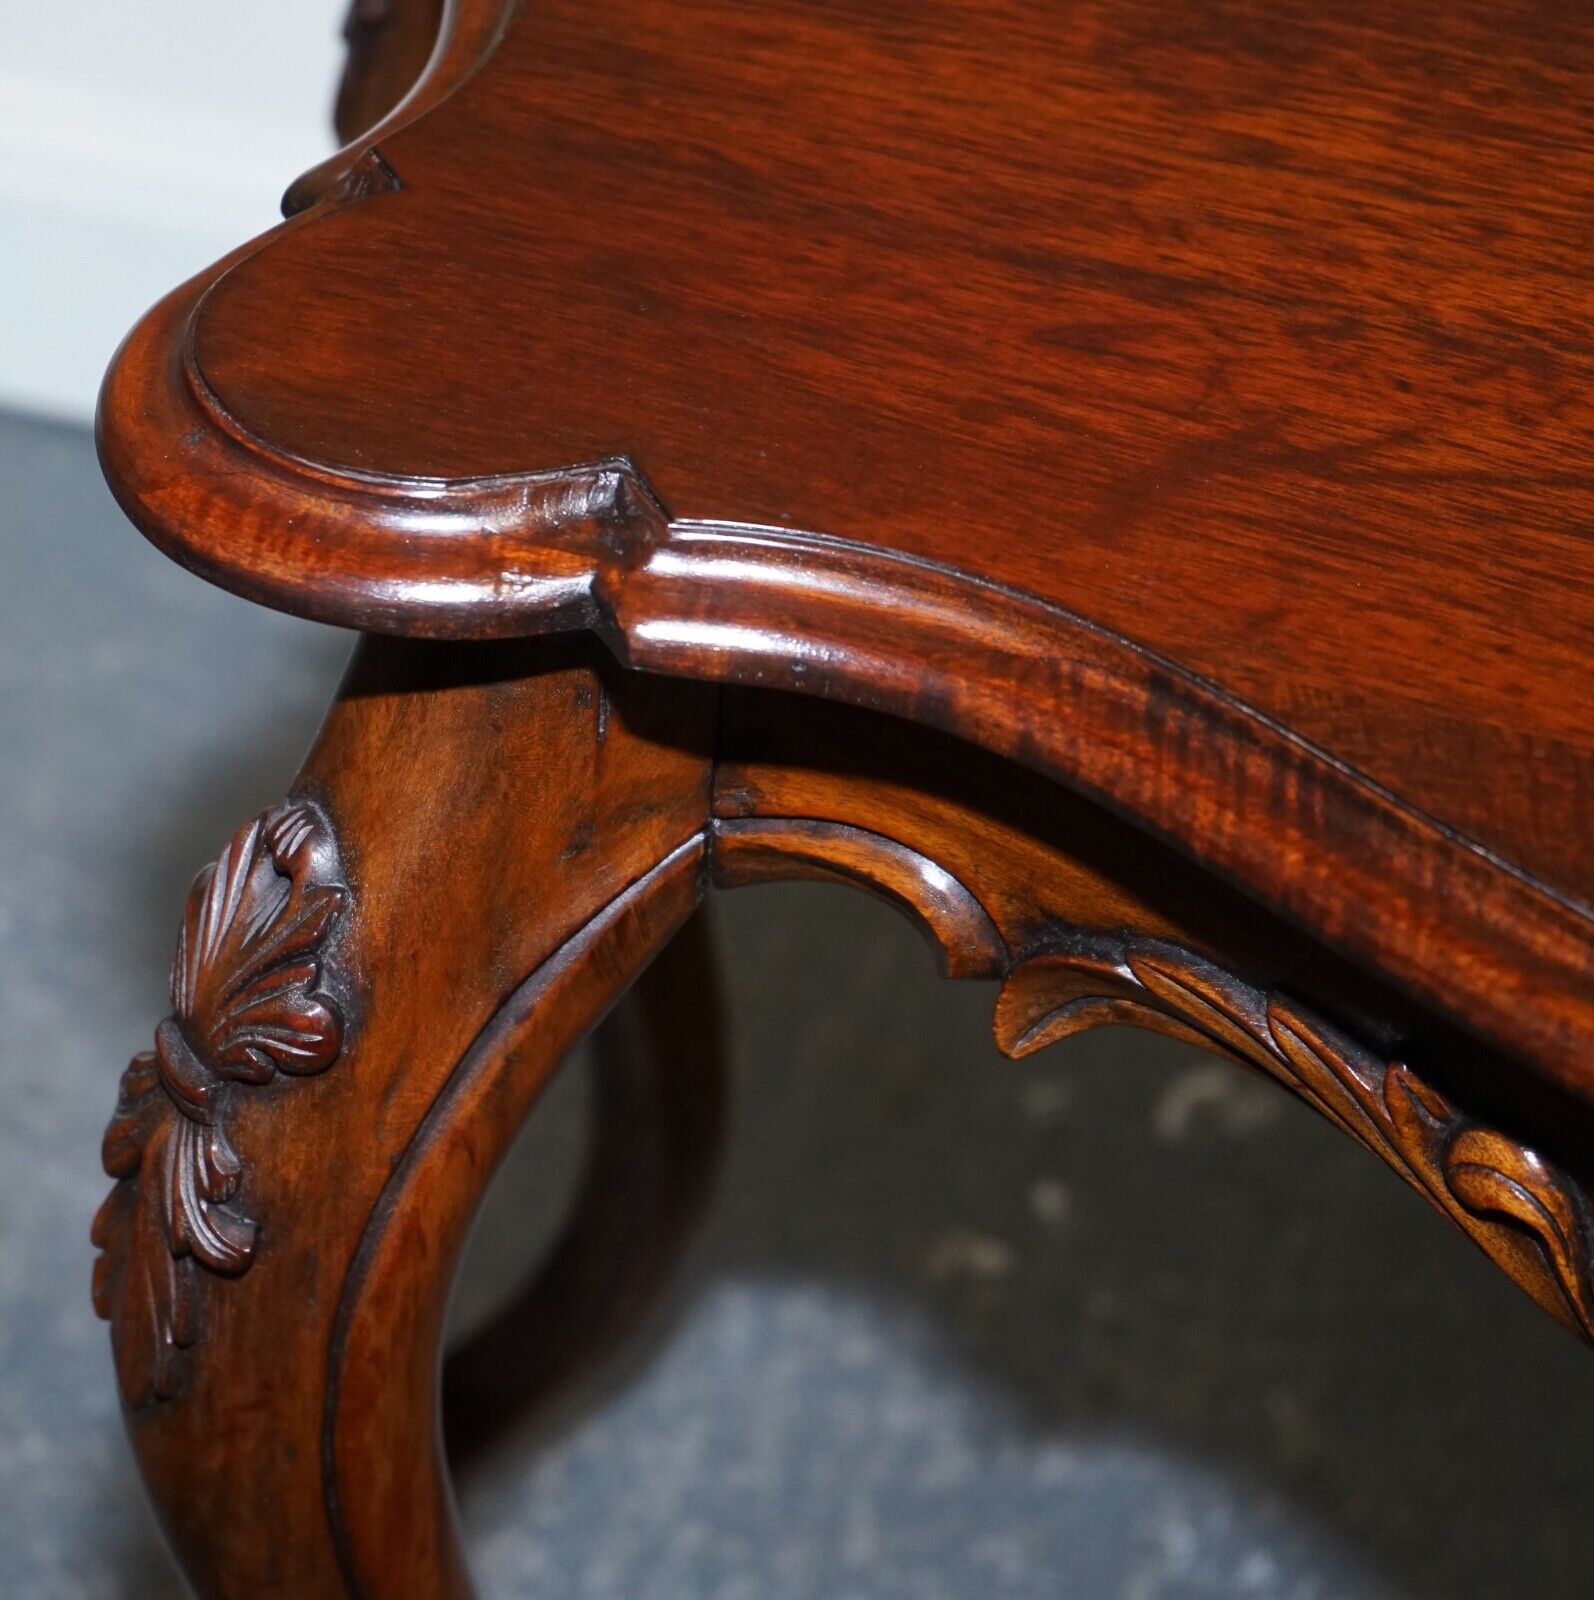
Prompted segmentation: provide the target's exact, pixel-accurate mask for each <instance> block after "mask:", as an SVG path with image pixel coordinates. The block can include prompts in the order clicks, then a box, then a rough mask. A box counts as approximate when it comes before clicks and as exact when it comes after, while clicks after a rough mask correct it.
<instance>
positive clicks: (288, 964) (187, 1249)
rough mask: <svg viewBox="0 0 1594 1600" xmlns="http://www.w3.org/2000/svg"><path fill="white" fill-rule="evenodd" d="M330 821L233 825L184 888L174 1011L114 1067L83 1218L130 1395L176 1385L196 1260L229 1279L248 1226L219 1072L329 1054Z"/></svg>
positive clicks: (334, 889)
mask: <svg viewBox="0 0 1594 1600" xmlns="http://www.w3.org/2000/svg"><path fill="white" fill-rule="evenodd" d="M341 878H342V872H341V869H340V866H339V862H338V854H337V846H336V842H335V840H334V839H333V836H332V831H331V828H330V827H329V826H328V824H327V823H326V821H325V819H324V818H323V817H322V816H321V815H320V814H319V813H318V812H317V811H315V810H314V809H312V808H311V807H310V806H308V805H304V804H287V805H282V806H278V807H277V808H275V809H274V810H272V811H268V812H266V813H265V814H264V815H263V816H260V817H257V818H256V819H255V820H254V821H253V822H250V823H247V824H246V825H245V826H244V827H242V828H240V829H239V830H238V832H237V833H235V834H234V835H233V838H232V841H231V843H230V844H229V845H228V846H227V848H226V850H225V851H224V852H223V853H222V855H221V858H220V859H219V860H218V861H217V862H216V863H215V864H214V865H212V866H209V867H206V868H205V870H204V871H203V872H201V873H200V875H199V876H198V877H197V878H196V879H195V880H194V884H193V887H192V888H191V889H190V890H189V891H188V900H187V905H186V908H185V911H184V916H183V926H182V932H181V934H180V936H179V939H178V944H177V955H176V959H175V960H174V962H173V964H172V985H171V990H172V1006H173V1014H172V1015H171V1016H169V1017H167V1018H166V1019H165V1020H164V1021H163V1022H162V1023H161V1024H160V1025H159V1027H157V1028H156V1030H155V1048H154V1049H153V1050H146V1051H143V1052H141V1053H140V1054H138V1055H136V1056H134V1058H133V1060H132V1061H131V1063H130V1064H129V1065H128V1068H127V1070H126V1072H124V1073H123V1074H122V1080H121V1086H120V1092H119V1094H118V1097H117V1105H116V1112H115V1114H114V1115H113V1116H112V1118H111V1122H110V1126H109V1127H108V1128H107V1129H106V1133H105V1142H104V1147H103V1157H104V1163H105V1170H106V1171H107V1172H108V1173H109V1174H110V1175H111V1176H112V1177H113V1178H117V1179H119V1180H121V1181H120V1182H118V1183H117V1185H116V1186H115V1187H114V1188H113V1189H112V1191H111V1193H110V1194H109V1195H108V1196H107V1198H106V1200H105V1203H104V1204H103V1205H102V1206H101V1207H100V1210H99V1213H98V1215H97V1216H96V1217H95V1219H94V1227H93V1239H94V1243H95V1244H96V1245H98V1246H99V1247H100V1248H101V1249H102V1250H103V1251H104V1252H105V1253H104V1254H103V1255H102V1256H101V1257H100V1258H99V1259H98V1260H97V1261H96V1262H95V1268H94V1307H95V1310H96V1311H98V1313H99V1314H100V1315H101V1316H102V1317H104V1318H106V1319H107V1320H109V1321H110V1322H111V1323H112V1325H113V1332H114V1339H113V1344H114V1346H115V1350H116V1365H117V1375H118V1378H119V1379H120V1382H121V1386H122V1392H123V1395H124V1396H125V1398H126V1399H127V1402H128V1403H129V1404H130V1405H141V1404H143V1403H145V1402H146V1401H148V1400H150V1399H159V1398H165V1397H168V1396H170V1395H171V1394H173V1393H175V1392H176V1389H177V1387H178V1383H179V1378H180V1372H181V1367H180V1354H179V1353H180V1352H181V1351H182V1350H184V1349H186V1348H187V1347H189V1346H190V1345H192V1344H193V1343H194V1342H195V1340H196V1339H197V1338H198V1336H199V1331H200V1330H199V1320H200V1314H201V1280H200V1277H199V1273H198V1269H199V1268H201V1267H202V1268H204V1269H205V1271H206V1272H208V1273H212V1274H216V1275H218V1276H220V1277H224V1278H235V1277H238V1276H239V1275H240V1274H241V1273H243V1272H246V1271H247V1270H248V1269H249V1266H250V1264H251V1263H252V1261H253V1259H254V1253H255V1243H256V1233H257V1228H256V1224H255V1222H254V1221H253V1220H252V1219H251V1218H250V1217H249V1216H248V1215H247V1214H246V1213H245V1212H244V1211H243V1210H242V1209H241V1208H240V1206H239V1205H238V1203H237V1199H238V1190H239V1186H240V1183H241V1181H242V1179H243V1177H244V1171H243V1163H242V1162H241V1160H240V1159H239V1156H238V1153H237V1151H236V1150H235V1149H234V1148H233V1146H232V1143H231V1140H230V1139H229V1138H228V1133H227V1115H228V1109H229V1106H230V1104H231V1099H232V1095H233V1093H234V1086H235V1085H239V1084H245V1085H251V1086H254V1087H259V1086H262V1085H264V1084H267V1083H269V1082H270V1081H271V1080H272V1079H273V1078H274V1077H275V1076H276V1075H277V1074H278V1073H279V1072H282V1073H287V1074H289V1075H291V1076H295V1077H305V1076H309V1075H311V1074H314V1073H318V1072H323V1071H325V1070H326V1068H328V1067H329V1066H331V1065H332V1063H333V1061H335V1060H336V1059H337V1056H338V1052H339V1050H340V1049H341V1047H342V1043H343V1032H344V1023H343V1018H342V1015H341V1013H340V1011H339V1008H338V1006H337V1004H336V1003H335V1002H334V1000H333V999H332V998H331V997H329V996H328V995H326V994H324V993H322V992H321V984H322V976H323V974H322V960H323V956H324V953H325V951H326V949H327V947H328V944H329V941H331V939H332V938H333V936H334V934H335V932H336V927H337V923H338V920H339V918H340V915H341V913H342V911H343V909H344V907H345V905H346V904H347V902H348V890H347V889H346V888H345V887H344V885H343V883H342V882H341Z"/></svg>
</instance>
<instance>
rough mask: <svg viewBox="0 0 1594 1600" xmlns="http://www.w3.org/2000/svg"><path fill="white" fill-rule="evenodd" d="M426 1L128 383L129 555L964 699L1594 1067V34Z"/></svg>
mask: <svg viewBox="0 0 1594 1600" xmlns="http://www.w3.org/2000/svg"><path fill="white" fill-rule="evenodd" d="M443 30H444V31H443V36H442V39H441V42H440V46H439V49H438V50H437V52H436V53H435V54H434V55H433V56H432V58H431V61H430V64H429V66H428V68H427V70H426V72H425V74H424V75H423V78H422V80H421V82H420V84H419V85H418V86H417V88H416V89H415V91H413V92H412V94H411V95H410V97H409V99H408V100H407V101H406V103H405V104H404V105H401V106H400V107H399V108H398V109H397V110H396V111H395V112H394V113H393V114H392V116H391V117H390V119H389V122H388V123H387V125H386V126H385V127H384V126H379V127H378V129H377V130H376V131H375V134H374V137H373V136H367V137H366V138H365V139H362V140H361V141H360V142H359V143H358V144H357V145H356V146H354V147H352V148H351V150H350V152H349V153H347V154H346V155H345V156H344V157H342V158H339V159H338V160H335V161H333V162H331V163H329V164H328V165H327V167H326V168H324V169H322V170H321V171H319V172H318V173H316V174H312V175H310V176H309V177H307V179H306V180H305V181H303V182H302V183H300V184H299V185H297V186H295V189H294V191H293V192H292V195H291V202H292V204H293V205H294V206H295V207H297V208H299V210H298V214H297V215H296V216H295V218H294V220H293V221H292V222H290V223H289V224H287V225H286V226H285V227H284V228H283V229H282V230H281V231H280V232H279V233H278V234H277V235H275V236H274V237H272V238H270V239H268V240H267V241H266V242H265V243H264V244H263V245H260V246H258V247H249V248H246V249H245V250H244V251H242V252H241V253H240V255H239V256H238V257H237V258H235V259H234V260H233V261H232V262H231V263H230V264H227V265H226V266H225V267H224V268H223V269H222V270H220V271H219V272H217V273H213V274H210V275H207V276H205V277H204V278H202V279H201V280H198V281H196V283H195V284H194V285H192V286H190V287H189V288H188V289H186V290H185V291H182V292H180V293H179V294H178V295H177V296H175V297H174V298H173V299H172V300H171V301H170V302H168V303H167V304H166V305H165V306H163V307H162V308H161V309H160V310H158V311H157V312H156V313H154V314H153V315H152V317H151V319H149V320H148V321H147V322H146V323H145V324H144V325H143V326H142V327H141V329H140V331H139V332H138V333H137V334H136V335H135V336H134V338H133V339H132V340H131V341H130V343H129V345H128V346H127V348H126V349H125V350H124V352H123V355H122V357H121V359H120V361H119V363H118V365H117V367H116V369H115V370H114V371H113V373H112V375H111V378H110V380H109V382H108V386H107V390H106V395H105V403H104V409H103V412H102V419H101V427H102V438H103V444H104V454H105V460H106V463H107V468H108V472H109V475H110V477H111V480H112V483H113V485H114V486H115V488H116V489H117V491H118V493H119V494H120V495H121V497H122V499H123V501H124V504H126V505H127V507H128V509H129V510H130V512H131V513H132V514H133V516H134V517H135V518H136V519H137V520H138V521H139V522H140V523H141V524H142V525H143V526H144V527H145V529H146V530H147V531H148V532H149V533H150V534H151V535H152V536H153V537H155V538H156V539H157V541H158V542H160V543H161V544H162V545H163V546H164V547H165V548H167V549H168V550H170V551H172V553H174V554H176V555H177V556H178V557H179V558H180V559H183V560H185V561H187V562H189V563H190V564H191V565H193V566H195V567H196V568H197V569H198V570H200V571H202V572H203V573H205V574H206V575H207V576H210V577H212V578H215V579H217V580H218V581H221V582H224V583H229V584H231V585H233V586H235V587H237V588H239V589H241V590H242V591H243V592H245V593H248V594H251V595H254V596H255V597H257V598H259V599H262V600H264V601H266V602H268V603H271V604H275V605H280V606H284V607H287V608H290V609H295V610H300V611H304V612H307V613H309V614H312V615H319V616H324V617H327V618H329V619H332V620H338V621H343V622H346V623H352V624H355V625H359V626H365V627H373V628H380V629H385V630H393V631H418V632H427V633H442V634H451V635H467V636H468V635H475V634H489V635H495V634H506V633H516V632H533V631H540V630H546V629H550V628H551V629H576V628H589V629H595V630H596V631H598V632H599V633H600V634H602V635H603V636H605V637H606V638H607V639H608V640H609V642H610V644H611V646H612V647H613V648H614V649H615V650H616V651H617V652H618V653H619V654H621V655H622V657H623V658H625V659H627V660H629V661H630V662H632V663H633V664H636V665H639V666H645V667H650V668H654V669H657V670H664V671H668V672H671V673H674V674H678V675H684V676H699V677H717V678H726V679H734V680H739V681H743V682H753V683H766V684H780V685H786V686H791V687H797V688H802V689H805V690H807V691H809V692H815V693H820V694H825V695H829V696H832V697H836V698H843V699H849V700H852V701H855V702H858V703H862V704H866V705H872V706H877V707H881V708H884V709H890V710H894V711H898V712H901V713H904V714H906V715H909V716H912V717H914V718H916V719H918V720H923V721H931V722H935V723H937V724H938V725H940V726H943V727H946V728H948V729H949V730H950V731H953V732H955V733H958V734H960V735H962V736H964V737H965V738H968V739H971V740H974V741H976V742H979V743H982V744H984V745H986V746H987V747H988V748H991V749H994V750H998V751H1000V752H1002V753H1004V754H1008V755H1011V756H1014V757H1015V758H1017V759H1020V760H1022V761H1025V762H1026V763H1028V764H1031V765H1033V766H1036V767H1037V768H1039V769H1040V770H1043V771H1046V772H1048V773H1049V774H1051V775H1052V776H1054V777H1056V778H1058V779H1060V780H1061V781H1064V782H1067V783H1070V784H1072V785H1075V786H1078V787H1080V788H1081V789H1083V790H1085V791H1087V792H1090V793H1093V794H1096V795H1098V796H1100V797H1101V798H1103V799H1105V800H1106V801H1108V802H1109V803H1111V804H1113V805H1115V806H1117V807H1118V808H1119V809H1120V810H1121V811H1123V812H1124V813H1125V814H1126V815H1129V816H1131V817H1133V818H1135V819H1136V820H1137V821H1139V822H1140V823H1142V824H1143V825H1144V826H1145V827H1147V828H1148V829H1151V830H1154V831H1155V832H1157V833H1159V834H1161V835H1163V836H1164V837H1168V838H1172V839H1174V840H1175V841H1177V842H1178V843H1179V844H1180V845H1181V846H1182V847H1183V848H1185V849H1186V850H1188V851H1190V852H1191V853H1192V854H1194V855H1196V856H1197V857H1198V858H1199V859H1201V860H1203V861H1205V862H1207V863H1208V864H1210V865H1211V866H1212V867H1213V868H1214V869H1215V870H1217V871H1219V872H1222V873H1223V874H1225V875H1226V876H1228V877H1230V878H1231V879H1233V880H1236V881H1238V882H1241V883H1243V884H1244V885H1245V886H1246V887H1247V888H1248V889H1249V890H1250V891H1251V892H1252V893H1254V894H1255V895H1256V896H1257V897H1258V898H1259V899H1261V900H1262V901H1263V902H1264V903H1266V904H1268V905H1269V906H1271V907H1273V908H1275V909H1277V910H1280V911H1282V912H1284V913H1285V914H1286V915H1289V916H1291V917H1292V918H1294V919H1295V920H1296V921H1298V922H1299V923H1300V924H1301V925H1303V926H1305V927H1308V928H1310V929H1312V930H1313V931H1315V932H1317V933H1319V934H1320V935H1321V936H1322V937H1324V938H1325V939H1327V940H1329V941H1331V942H1332V943H1333V944H1334V945H1335V946H1336V947H1337V948H1340V949H1343V950H1346V951H1347V952H1349V953H1350V954H1352V955H1354V956H1356V957H1357V958H1359V959H1362V960H1364V961H1366V962H1368V963H1369V964H1371V965H1373V966H1375V967H1377V968H1378V969H1379V970H1382V971H1388V972H1395V973H1398V974H1399V975H1401V977H1402V978H1403V979H1404V981H1405V982H1406V983H1407V984H1408V985H1409V986H1410V987H1411V989H1412V990H1413V992H1416V993H1420V994H1422V995H1423V996H1425V997H1426V998H1427V999H1429V1000H1431V1001H1432V1002H1433V1003H1435V1004H1437V1005H1441V1006H1444V1007H1447V1008H1448V1009H1450V1010H1451V1011H1452V1013H1453V1014H1454V1015H1455V1016H1457V1017H1458V1018H1459V1019H1460V1020H1463V1021H1465V1022H1467V1023H1469V1024H1470V1025H1472V1026H1474V1027H1476V1028H1478V1029H1480V1030H1481V1031H1483V1032H1485V1033H1487V1034H1488V1035H1489V1036H1490V1037H1491V1038H1492V1039H1493V1040H1494V1041H1495V1042H1496V1043H1498V1044H1501V1045H1506V1046H1509V1047H1511V1048H1513V1049H1515V1050H1517V1051H1518V1052H1519V1053H1520V1054H1522V1055H1524V1056H1525V1057H1527V1058H1529V1059H1531V1060H1532V1061H1533V1062H1534V1063H1535V1064H1536V1065H1537V1066H1538V1067H1539V1068H1541V1069H1542V1070H1544V1071H1547V1072H1549V1073H1551V1074H1553V1075H1557V1076H1559V1077H1561V1078H1562V1079H1563V1080H1565V1081H1568V1082H1578V1083H1580V1084H1582V1085H1584V1086H1585V1087H1591V1088H1594V1049H1591V1048H1590V1045H1591V1043H1594V1005H1591V1003H1590V994H1591V992H1594V917H1591V913H1590V911H1589V902H1590V899H1591V897H1594V830H1591V829H1590V827H1589V825H1588V815H1589V802H1590V798H1591V795H1594V735H1591V731H1590V730H1591V727H1594V719H1590V717H1589V715H1588V710H1587V707H1588V696H1587V686H1588V661H1589V657H1590V651H1591V648H1594V586H1591V581H1590V564H1589V561H1588V559H1587V552H1588V548H1589V536H1590V531H1591V522H1590V509H1589V508H1590V489H1591V477H1590V474H1591V460H1590V454H1589V438H1590V436H1591V430H1590V422H1591V413H1590V409H1589V408H1590V402H1589V399H1588V395H1589V393H1590V384H1589V381H1588V380H1589V377H1590V375H1591V370H1594V342H1591V339H1594V323H1591V319H1590V312H1591V306H1590V300H1589V295H1588V291H1587V282H1586V271H1585V266H1584V263H1585V256H1586V242H1587V218H1588V215H1589V214H1590V202H1591V200H1594V140H1591V139H1590V137H1589V136H1588V135H1589V132H1590V130H1589V127H1588V122H1587V114H1586V107H1587V105H1588V103H1589V97H1588V94H1587V93H1586V90H1587V88H1588V85H1589V83H1590V81H1591V77H1590V68H1591V65H1594V62H1591V54H1590V52H1591V44H1594V20H1591V19H1590V17H1589V15H1588V14H1586V13H1584V12H1582V11H1579V10H1568V9H1567V8H1558V7H1538V8H1536V9H1534V8H1528V7H1513V6H1502V5H1496V4H1492V3H1491V4H1463V5H1457V6H1452V7H1446V8H1445V10H1444V11H1443V13H1439V12H1424V13H1419V14H1413V13H1412V12H1411V11H1410V9H1409V8H1403V7H1395V6H1392V5H1389V4H1387V3H1377V4H1375V3H1368V0H1363V3H1361V4H1349V5H1344V6H1338V7H1334V8H1331V9H1325V8H1321V7H1315V6H1307V5H1304V4H1294V5H1275V4H1266V5H1264V4H1260V3H1254V0H1253V3H1242V0H1231V3H1227V4H1221V5H1196V4H1194V3H1188V4H1175V5H1172V6H1169V5H1163V4H1158V5H1150V4H1142V3H1136V0H1104V3H1098V4H1092V5H1081V6H1076V7H1071V8H1070V9H1069V11H1068V14H1067V18H1066V25H1059V19H1058V17H1057V15H1056V13H1055V10H1054V8H1051V7H1048V6H1043V5H1040V4H1038V3H1020V0H1002V3H993V0H985V3H979V4H975V3H973V0H968V3H964V4H955V5H949V6H936V7H924V6H920V5H917V4H915V5H912V6H908V5H899V4H888V3H884V0H882V3H879V4H874V5H849V6H824V5H817V4H812V3H797V0H784V3H777V4H772V5H769V6H761V7H758V8H756V9H749V8H747V7H741V6H728V5H723V4H717V3H714V0H599V3H585V0H584V3H583V4H580V5H576V4H574V3H572V0H545V3H538V4H534V5H528V6H526V7H525V8H523V9H520V10H515V9H513V8H507V9H506V8H503V7H501V6H498V5H494V4H487V3H485V0H461V3H460V4H458V5H456V6H454V7H453V8H451V10H450V11H449V13H448V15H447V17H446V18H445V21H444V24H443ZM369 95H370V108H371V109H372V110H374V109H375V107H376V106H377V105H378V104H381V103H383V102H385V101H388V100H391V99H392V97H393V88H392V83H391V77H390V80H389V81H388V82H387V83H386V84H385V86H383V88H382V92H381V93H377V91H376V90H375V89H372V90H370V91H369ZM704 521H707V522H709V523H715V522H719V523H725V522H729V523H734V524H735V525H736V530H735V531H733V532H731V533H723V532H722V534H721V536H720V542H718V543H715V542H713V540H712V539H711V538H709V536H708V534H711V533H712V532H713V530H712V529H710V530H708V533H705V531H704V529H703V528H702V526H701V524H702V523H703V522H704ZM748 525H752V526H754V527H756V528H757V529H758V530H759V531H757V532H756V533H748V532H746V531H744V530H745V529H746V528H747V526H748ZM811 535H820V536H822V537H812V536H811ZM1018 613H1022V617H1021V619H1019V620H1015V617H1016V616H1017V614H1018Z"/></svg>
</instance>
